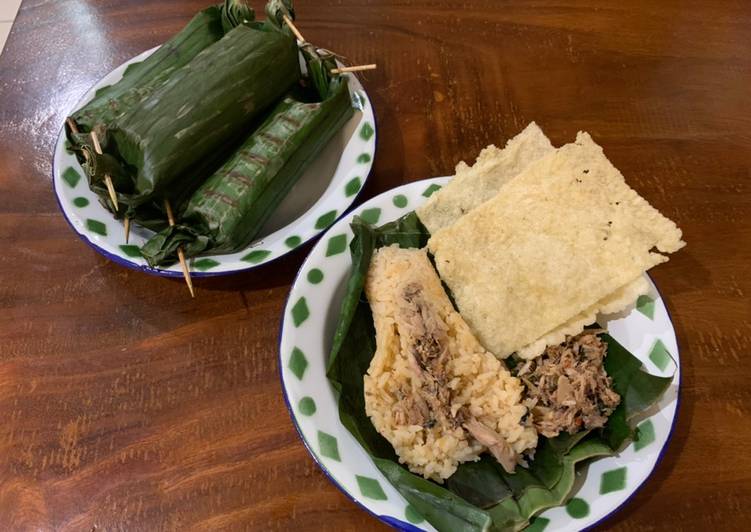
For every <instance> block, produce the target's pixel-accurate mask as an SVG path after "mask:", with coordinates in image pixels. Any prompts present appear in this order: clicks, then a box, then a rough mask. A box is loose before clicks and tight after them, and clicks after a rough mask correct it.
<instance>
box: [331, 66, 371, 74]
mask: <svg viewBox="0 0 751 532" xmlns="http://www.w3.org/2000/svg"><path fill="white" fill-rule="evenodd" d="M376 68H378V67H377V66H376V65H375V64H370V65H356V66H348V67H340V68H332V69H331V70H329V72H331V73H332V74H344V73H345V72H362V71H363V70H375V69H376Z"/></svg>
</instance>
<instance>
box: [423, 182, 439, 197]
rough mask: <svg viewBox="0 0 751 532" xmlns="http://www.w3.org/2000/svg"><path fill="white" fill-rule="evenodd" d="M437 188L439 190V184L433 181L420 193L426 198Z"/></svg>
mask: <svg viewBox="0 0 751 532" xmlns="http://www.w3.org/2000/svg"><path fill="white" fill-rule="evenodd" d="M438 190H441V185H436V184H435V183H433V184H432V185H430V186H429V187H428V188H426V189H425V192H423V193H422V195H423V196H425V197H426V198H429V197H430V196H432V195H433V194H435V193H436V192H437V191H438Z"/></svg>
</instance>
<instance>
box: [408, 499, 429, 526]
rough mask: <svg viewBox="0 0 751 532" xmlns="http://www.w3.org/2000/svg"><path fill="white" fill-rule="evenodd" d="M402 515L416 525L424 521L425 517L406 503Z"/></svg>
mask: <svg viewBox="0 0 751 532" xmlns="http://www.w3.org/2000/svg"><path fill="white" fill-rule="evenodd" d="M404 517H405V518H406V519H407V521H409V522H410V523H412V524H413V525H417V524H419V523H422V522H423V521H425V518H424V517H423V516H422V515H420V512H418V511H417V510H416V509H415V507H414V506H412V505H411V504H408V505H407V507H406V508H405V509H404Z"/></svg>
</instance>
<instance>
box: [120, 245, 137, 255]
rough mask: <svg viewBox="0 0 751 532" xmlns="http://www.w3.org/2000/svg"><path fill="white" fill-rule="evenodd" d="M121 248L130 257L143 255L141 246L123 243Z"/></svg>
mask: <svg viewBox="0 0 751 532" xmlns="http://www.w3.org/2000/svg"><path fill="white" fill-rule="evenodd" d="M120 249H121V250H122V252H123V253H125V254H126V255H127V256H128V257H131V258H135V257H140V256H141V248H139V247H138V246H134V245H133V244H123V245H121V246H120Z"/></svg>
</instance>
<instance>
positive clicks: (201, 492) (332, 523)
mask: <svg viewBox="0 0 751 532" xmlns="http://www.w3.org/2000/svg"><path fill="white" fill-rule="evenodd" d="M207 3H208V0H183V1H181V0H159V1H157V0H97V1H94V0H89V1H86V0H57V1H52V0H25V1H24V3H23V5H22V7H21V11H20V13H19V15H18V19H17V22H16V23H15V25H14V27H13V30H12V32H11V35H10V38H9V40H8V43H7V47H6V49H5V51H4V52H3V54H2V56H0V309H1V310H2V312H1V313H0V529H2V530H13V531H15V530H42V531H46V530H84V531H92V530H187V529H202V530H218V529H233V530H235V529H237V530H242V529H247V530H289V529H295V530H377V529H384V528H385V527H384V526H383V525H382V524H380V523H379V522H377V521H376V520H375V519H373V518H372V517H370V516H368V515H367V514H366V513H365V512H363V511H362V510H360V509H359V508H358V507H356V506H355V505H354V504H353V503H352V502H350V501H349V500H348V499H347V498H346V497H345V496H344V495H342V494H341V493H340V492H339V491H338V490H337V489H336V488H335V487H334V486H333V485H332V484H330V483H329V481H328V480H327V479H326V478H325V477H324V475H323V474H322V473H321V472H320V471H319V470H318V468H317V467H316V466H315V465H314V463H313V460H312V459H311V458H310V456H309V455H308V453H307V452H306V450H305V448H304V447H303V445H302V443H301V442H300V440H299V439H298V437H297V434H296V432H295V429H294V428H293V426H292V423H291V422H290V418H289V415H288V413H287V410H286V408H285V406H284V402H283V399H282V395H281V390H280V384H279V376H278V369H277V333H278V327H279V319H280V313H281V310H282V307H283V305H284V302H285V296H286V294H287V291H288V289H289V285H290V282H291V281H292V279H293V276H294V274H295V272H296V270H297V268H298V267H299V266H300V264H301V262H302V260H303V258H304V256H305V254H306V253H307V252H308V251H309V249H310V247H309V246H303V247H302V248H301V249H299V250H297V251H296V252H295V253H293V254H291V255H289V256H288V257H286V258H284V259H283V260H280V261H278V262H275V263H274V264H273V265H272V266H269V267H265V268H262V269H260V270H257V271H253V272H250V273H247V274H242V275H236V276H233V277H228V278H221V279H216V280H198V281H197V282H196V285H197V290H198V298H197V299H196V300H191V299H190V298H189V297H188V296H187V291H186V289H185V286H184V285H183V284H182V282H181V281H178V280H166V279H161V278H156V277H150V276H147V275H144V274H141V273H136V272H133V271H130V270H127V269H124V268H122V267H120V266H117V265H115V264H113V263H111V262H109V261H108V260H106V259H104V258H103V257H101V256H100V255H98V254H96V253H95V252H94V251H92V250H91V249H89V248H88V247H87V246H85V245H84V244H83V243H82V242H81V241H80V240H79V239H78V237H77V236H76V235H75V234H74V233H73V232H72V231H71V230H70V228H69V227H68V226H67V224H66V222H65V220H64V219H63V217H62V216H61V214H60V212H59V211H58V208H57V205H56V201H55V197H54V195H53V192H52V186H51V182H50V179H51V177H50V175H51V161H52V148H53V144H54V141H55V138H56V135H57V133H58V131H59V129H60V127H61V125H62V122H63V118H64V117H65V116H66V113H67V112H68V111H70V110H71V109H72V108H73V106H74V105H75V103H76V101H77V100H78V99H79V98H80V97H81V95H82V94H83V93H84V92H85V91H86V90H87V89H88V88H89V87H90V86H91V85H92V84H93V83H94V82H95V81H96V80H98V79H99V78H100V77H101V76H103V75H104V74H106V73H107V72H108V71H110V70H111V69H112V68H114V67H115V66H117V65H119V64H120V63H122V62H123V61H125V60H126V59H128V58H130V57H131V56H133V55H135V54H137V53H139V52H141V51H143V50H145V49H147V48H150V47H152V46H154V45H156V44H158V43H160V42H163V41H164V40H165V39H166V38H167V37H168V36H170V35H171V34H173V33H175V32H176V31H178V30H179V29H180V28H181V27H182V25H183V24H185V23H186V22H187V21H188V19H189V18H190V17H191V16H192V14H193V13H194V12H195V11H197V10H199V9H200V8H202V7H204V6H205V5H206V4H207ZM252 3H253V5H254V7H256V8H257V10H259V12H262V7H263V6H262V4H261V2H259V1H254V2H252ZM297 8H298V21H299V27H300V28H301V30H302V31H303V33H304V35H305V36H306V37H307V38H308V39H309V40H311V41H313V42H315V43H317V44H318V45H321V46H324V47H326V48H329V49H332V50H336V51H338V52H340V53H342V54H343V55H346V56H347V57H348V58H349V59H350V60H351V61H352V62H354V63H371V62H373V63H378V65H379V69H378V70H377V71H375V72H371V73H367V75H366V76H365V77H364V84H365V86H366V88H367V90H368V91H369V93H370V95H371V97H372V98H373V102H374V107H375V109H376V114H377V118H378V127H379V142H378V152H377V155H376V160H375V166H374V169H373V172H372V175H371V177H370V180H369V182H368V184H367V186H366V189H365V194H364V197H363V199H367V198H368V197H370V196H372V195H375V194H376V193H379V192H381V191H384V190H386V189H388V188H391V187H394V186H396V185H399V184H401V183H406V182H409V181H412V180H416V179H421V178H425V177H429V176H434V175H445V174H449V173H451V171H452V169H453V167H454V165H455V164H456V162H457V161H459V160H462V159H465V160H470V159H473V158H474V157H475V156H476V155H477V153H478V151H479V150H480V149H481V148H482V147H484V146H485V145H487V144H489V143H503V142H505V140H506V139H507V138H509V137H510V136H512V135H514V134H516V133H517V132H518V131H519V130H520V129H521V128H522V127H523V126H524V125H526V124H527V123H528V122H529V121H531V120H536V121H537V122H538V123H539V124H540V125H541V126H542V127H543V129H544V130H545V132H546V133H548V135H549V136H550V137H551V139H552V140H553V142H554V143H555V144H562V143H565V142H568V141H571V140H572V139H573V138H574V136H575V134H576V132H577V131H578V130H580V129H582V130H587V131H589V132H590V133H591V134H592V136H593V137H594V138H595V139H596V140H597V141H598V142H599V143H600V144H602V146H604V148H605V152H606V154H607V155H608V156H609V158H610V159H611V160H612V161H613V162H614V164H615V165H616V166H617V167H618V168H620V169H621V170H622V172H623V173H624V174H625V176H626V178H627V179H628V181H629V183H630V184H631V185H632V186H633V187H634V188H635V189H637V190H638V191H639V192H640V193H641V194H642V195H644V196H645V197H646V198H647V199H648V200H649V201H650V202H651V203H652V204H653V205H655V206H656V207H657V208H659V209H660V210H661V211H662V212H663V213H665V214H666V215H667V216H669V217H670V218H672V219H674V220H675V221H676V222H677V223H678V224H679V225H680V226H681V227H682V229H683V231H684V238H685V240H686V241H687V242H688V247H687V248H685V249H684V250H682V251H681V252H680V253H678V254H676V255H675V256H674V257H673V258H671V260H670V262H669V263H668V264H666V265H663V266H660V267H659V268H657V269H656V270H654V274H653V275H654V279H655V281H656V283H657V285H658V286H659V288H660V290H661V292H662V295H663V297H664V299H665V301H666V303H667V305H668V307H669V310H670V312H671V314H672V316H673V320H674V322H675V326H676V332H677V335H678V341H679V344H680V346H681V361H682V367H683V375H684V376H683V387H682V395H681V406H680V412H679V419H678V424H677V427H676V430H675V434H674V436H673V440H672V442H671V443H670V447H669V450H668V451H667V454H666V456H665V458H664V460H663V461H662V462H661V463H660V465H659V466H658V468H657V470H656V472H655V474H654V476H653V477H652V479H651V480H650V481H649V482H648V484H647V485H646V486H645V487H644V488H643V489H642V490H641V491H639V493H638V494H637V495H636V497H635V498H634V499H633V500H631V501H630V503H629V504H628V505H627V506H626V507H625V509H623V510H622V511H620V512H619V513H617V514H616V515H615V516H614V517H612V518H611V519H610V520H608V521H607V522H606V523H605V524H604V525H603V528H606V529H613V530H688V529H703V530H732V529H742V528H744V527H745V526H748V523H749V521H751V510H750V509H751V483H750V482H749V480H750V479H751V453H749V451H748V445H749V441H751V422H750V421H749V409H750V408H751V407H750V406H749V405H751V387H750V386H749V382H750V381H751V365H749V362H748V361H747V360H746V359H745V358H744V357H746V356H748V351H749V350H750V348H751V341H749V338H750V337H751V322H750V319H751V304H750V302H749V301H750V299H749V296H751V272H750V271H749V269H750V268H751V180H750V179H751V178H750V176H749V168H750V166H751V105H750V104H749V101H748V100H749V91H750V90H751V3H749V2H747V1H744V0H737V1H730V0H728V1H715V0H711V1H710V0H706V1H704V2H701V1H690V0H661V1H659V2H654V1H653V0H643V1H624V0H589V1H573V0H551V1H546V0H534V1H527V2H521V1H514V2H511V1H509V2H506V1H498V0H485V1H470V0H465V1H462V2H450V1H443V0H432V1H428V0H425V1H417V0H398V1H397V0H378V1H374V0H306V1H302V0H300V1H298V2H297Z"/></svg>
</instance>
